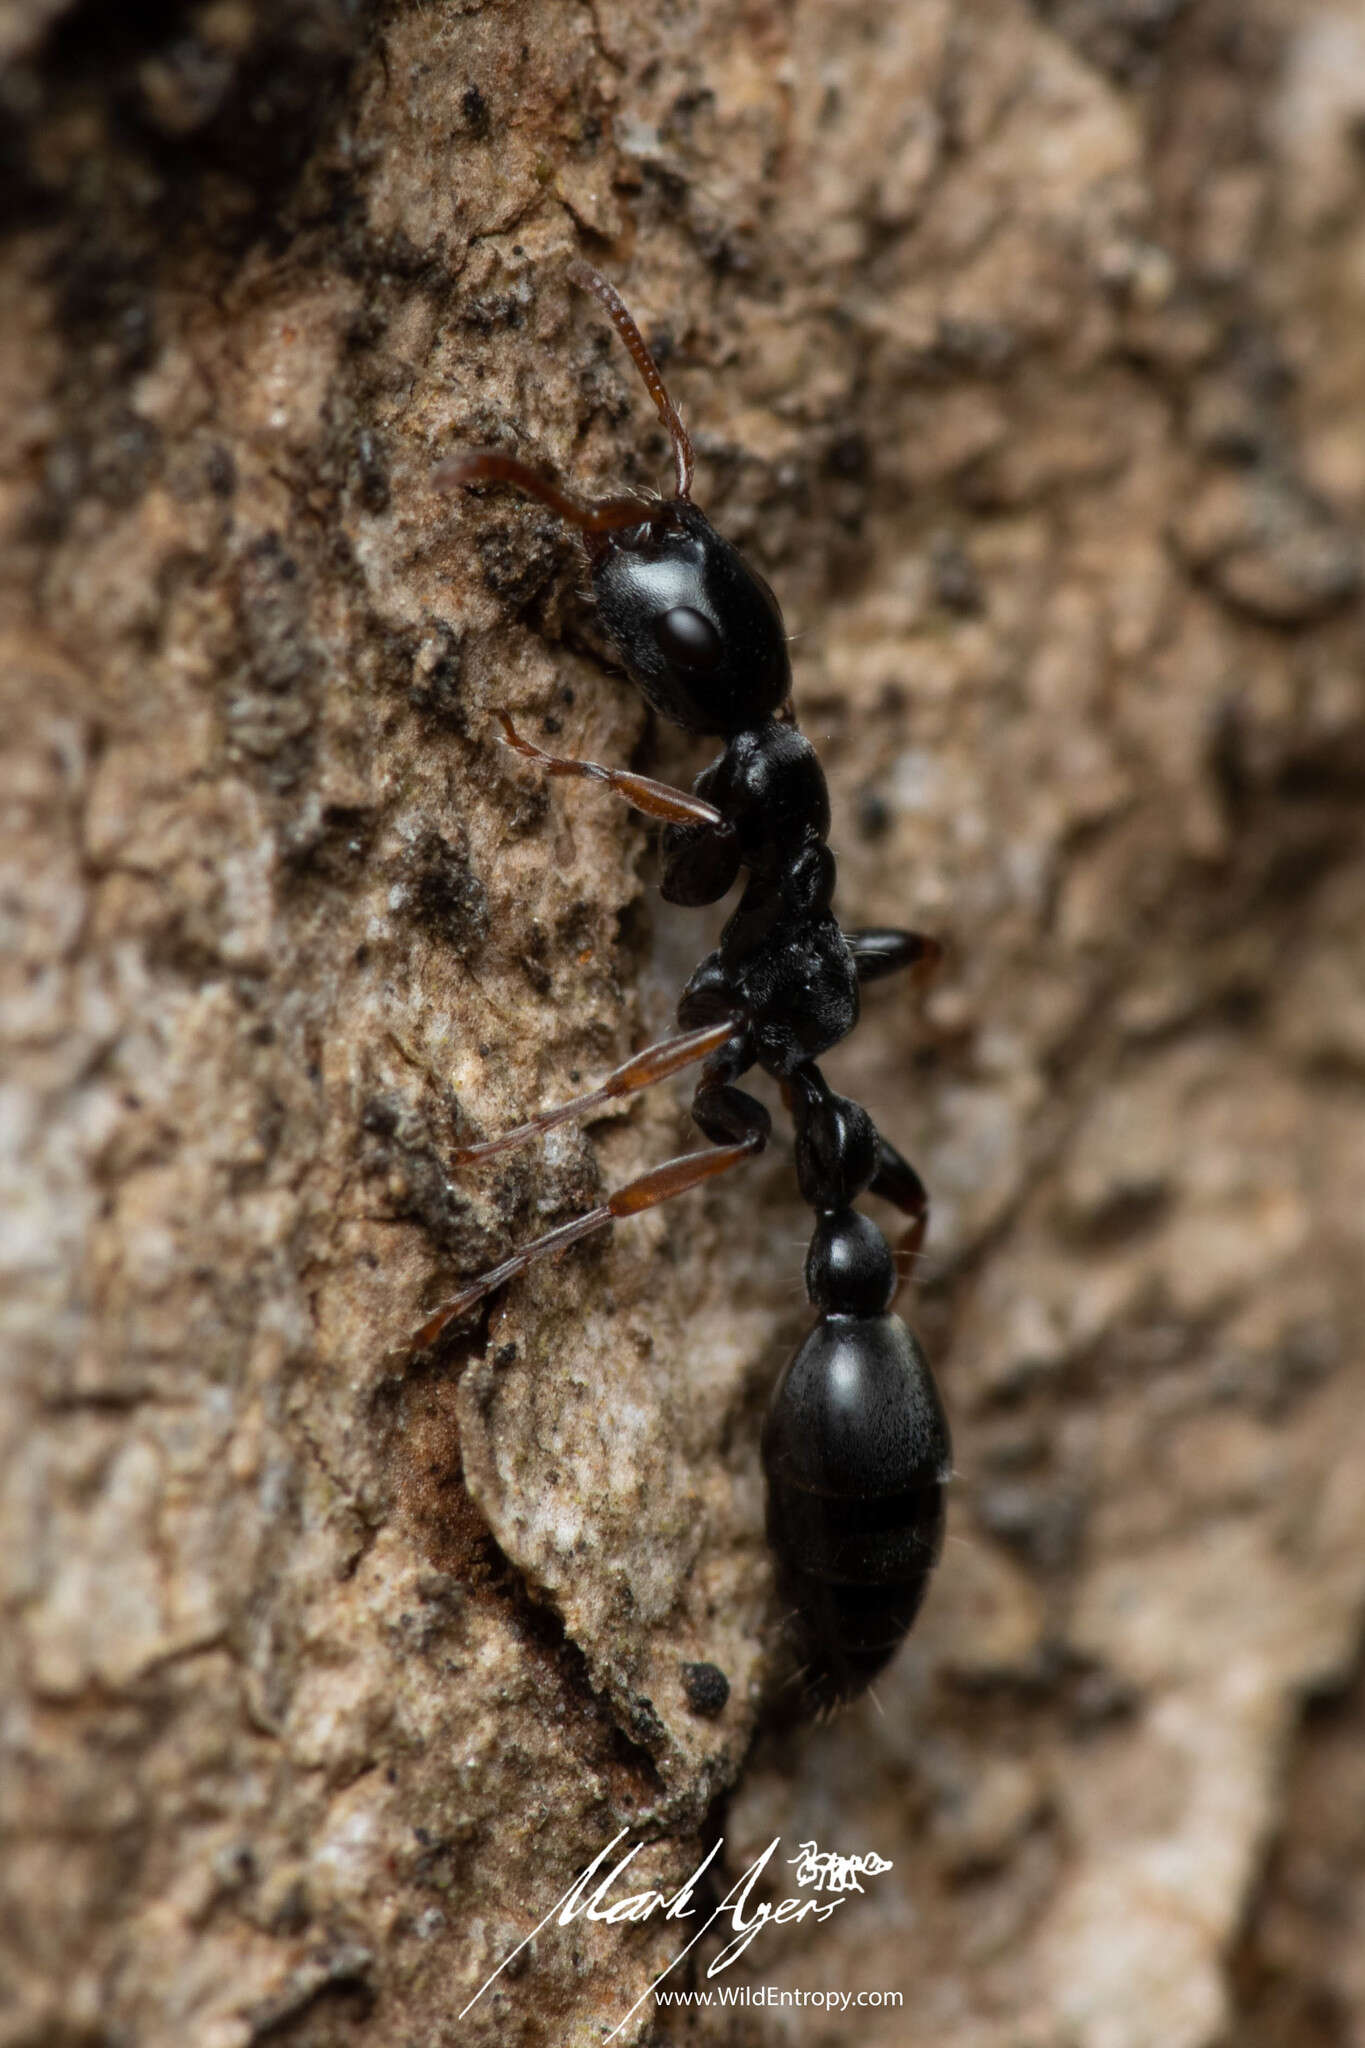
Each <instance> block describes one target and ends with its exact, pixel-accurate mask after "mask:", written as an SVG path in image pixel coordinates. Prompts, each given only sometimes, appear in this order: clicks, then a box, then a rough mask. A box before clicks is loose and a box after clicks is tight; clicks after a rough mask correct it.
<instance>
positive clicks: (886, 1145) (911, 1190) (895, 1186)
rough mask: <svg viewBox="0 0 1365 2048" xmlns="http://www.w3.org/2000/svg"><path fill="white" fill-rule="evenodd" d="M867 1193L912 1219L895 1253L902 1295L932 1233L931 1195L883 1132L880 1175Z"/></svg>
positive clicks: (878, 1167)
mask: <svg viewBox="0 0 1365 2048" xmlns="http://www.w3.org/2000/svg"><path fill="white" fill-rule="evenodd" d="M868 1192H869V1193H870V1194H874V1195H880V1196H881V1198H882V1200H883V1201H884V1202H890V1203H892V1204H893V1205H894V1206H895V1207H896V1208H897V1209H899V1210H900V1212H901V1214H902V1216H906V1217H908V1218H909V1222H908V1223H907V1225H906V1228H905V1230H904V1231H903V1232H902V1234H901V1237H900V1239H899V1241H898V1242H897V1244H896V1247H895V1252H894V1257H895V1261H896V1272H897V1273H898V1275H899V1276H900V1285H899V1287H898V1289H897V1292H898V1293H899V1292H900V1291H901V1289H903V1288H905V1287H906V1286H908V1285H909V1282H910V1280H911V1278H912V1277H913V1274H914V1269H915V1262H916V1260H917V1259H918V1258H919V1255H920V1252H921V1251H922V1249H923V1246H924V1239H925V1236H926V1234H927V1232H928V1229H929V1195H928V1191H927V1189H926V1188H925V1185H924V1182H923V1181H922V1180H921V1179H920V1177H919V1175H918V1174H917V1173H916V1171H915V1169H914V1167H913V1166H912V1165H911V1164H910V1162H909V1160H908V1159H906V1158H904V1157H902V1155H901V1154H900V1153H899V1152H898V1151H897V1150H896V1148H895V1146H894V1145H893V1144H892V1143H891V1140H890V1139H889V1138H884V1137H883V1136H882V1135H881V1132H880V1131H879V1132H878V1133H877V1171H876V1173H875V1174H874V1175H873V1177H872V1182H871V1186H870V1188H869V1190H868Z"/></svg>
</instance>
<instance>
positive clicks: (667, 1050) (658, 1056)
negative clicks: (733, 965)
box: [454, 1017, 739, 1166]
mask: <svg viewBox="0 0 1365 2048" xmlns="http://www.w3.org/2000/svg"><path fill="white" fill-rule="evenodd" d="M738 1028H739V1020H738V1018H735V1017H726V1018H723V1019H722V1020H721V1021H720V1022H719V1023H716V1024H707V1025H704V1026H703V1027H702V1028H701V1029H700V1030H697V1031H684V1032H680V1033H678V1034H677V1035H676V1036H675V1037H672V1038H661V1039H659V1040H658V1042H657V1043H656V1044H654V1045H647V1046H646V1047H645V1049H644V1051H643V1052H637V1053H635V1054H634V1055H633V1057H632V1058H630V1059H628V1060H624V1061H623V1062H622V1063H621V1065H620V1066H619V1067H616V1068H614V1069H613V1071H612V1072H611V1073H610V1074H608V1076H607V1078H606V1080H605V1081H604V1082H603V1083H602V1085H601V1086H600V1087H599V1088H591V1089H589V1091H588V1092H587V1094H586V1095H576V1096H575V1097H574V1099H573V1101H572V1102H562V1103H560V1104H559V1105H558V1107H557V1108H555V1109H544V1110H542V1111H541V1112H540V1115H539V1116H533V1117H529V1118H528V1119H527V1121H526V1122H525V1123H524V1124H518V1125H517V1126H516V1128H515V1129H514V1130H510V1131H506V1132H504V1133H503V1135H502V1137H500V1138H486V1139H484V1140H483V1142H482V1143H481V1144H478V1145H462V1146H460V1147H459V1149H458V1150H457V1151H456V1152H455V1154H454V1159H455V1164H456V1165H457V1166H467V1165H469V1163H470V1162H471V1160H475V1159H491V1158H492V1157H493V1156H494V1154H495V1153H498V1152H509V1151H511V1149H512V1147H513V1146H514V1145H523V1144H525V1143H526V1141H527V1139H528V1138H534V1137H538V1136H539V1135H540V1133H541V1132H542V1131H552V1130H553V1129H554V1128H555V1126H556V1124H564V1123H568V1122H569V1121H570V1119H571V1118H573V1117H577V1116H587V1115H589V1114H590V1113H591V1111H593V1110H594V1109H601V1108H602V1107H603V1106H604V1105H605V1104H606V1103H608V1102H618V1101H620V1099H621V1098H622V1097H623V1096H626V1095H634V1094H637V1093H638V1091H639V1090H640V1089H642V1088H652V1087H653V1085H654V1083H655V1082H656V1081H666V1080H667V1079H668V1078H669V1076H670V1075H671V1074H678V1073H681V1072H682V1070H683V1068H684V1067H690V1066H692V1065H693V1064H694V1062H695V1061H697V1060H704V1059H708V1058H709V1057H710V1056H711V1055H712V1054H714V1053H717V1052H719V1051H720V1049H721V1047H722V1046H723V1045H726V1044H728V1042H729V1041H730V1039H732V1038H733V1037H734V1035H735V1033H736V1031H737V1030H738Z"/></svg>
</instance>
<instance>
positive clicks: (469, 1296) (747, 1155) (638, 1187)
mask: <svg viewBox="0 0 1365 2048" xmlns="http://www.w3.org/2000/svg"><path fill="white" fill-rule="evenodd" d="M755 1106H756V1107H758V1106H759V1105H755ZM765 1136H766V1133H763V1132H756V1133H755V1134H754V1135H752V1136H750V1137H749V1138H746V1139H745V1140H744V1142H743V1143H742V1144H738V1145H725V1146H722V1147H720V1148H718V1149H717V1150H716V1151H713V1152H684V1153H683V1155H682V1157H681V1158H680V1159H669V1160H667V1161H666V1162H665V1163H664V1165H662V1166H656V1167H654V1168H653V1169H652V1170H651V1171H650V1172H649V1173H642V1174H641V1175H640V1176H639V1178H638V1179H637V1180H632V1181H627V1182H626V1185H625V1186H624V1187H623V1188H618V1189H617V1190H616V1193H615V1194H614V1195H612V1196H611V1197H610V1198H609V1199H608V1200H607V1201H605V1202H602V1203H600V1204H599V1205H598V1207H597V1208H596V1209H589V1211H588V1213H587V1214H586V1216H575V1217H574V1219H573V1221H572V1222H570V1223H561V1224H560V1225H559V1228H558V1229H557V1230H549V1231H547V1232H546V1233H545V1235H544V1237H538V1238H536V1239H535V1240H534V1241H533V1242H532V1243H531V1244H528V1245H524V1246H523V1247H522V1249H521V1250H520V1251H519V1252H514V1253H513V1254H512V1256H511V1258H510V1259H504V1260H503V1261H502V1263H501V1264H500V1265H497V1266H494V1267H492V1268H491V1269H490V1270H489V1271H488V1272H487V1273H484V1274H482V1275H481V1276H480V1278H479V1279H477V1280H475V1281H472V1282H471V1284H470V1285H469V1286H468V1287H466V1288H464V1289H463V1290H462V1292H461V1293H459V1294H457V1295H455V1296H454V1298H453V1299H452V1300H450V1301H448V1302H446V1304H445V1306H444V1307H443V1308H439V1309H437V1311H436V1313H435V1315H433V1316H430V1317H428V1319H427V1321H426V1322H425V1323H423V1325H422V1327H421V1329H420V1330H419V1331H418V1332H417V1335H416V1337H415V1338H414V1340H413V1346H412V1348H413V1350H414V1351H425V1350H427V1349H428V1348H429V1347H430V1346H431V1345H432V1344H434V1343H435V1342H436V1339H437V1338H438V1337H439V1336H440V1335H441V1332H442V1331H443V1330H444V1329H445V1328H446V1327H447V1325H448V1324H450V1323H452V1322H454V1320H455V1318H456V1317H457V1316H460V1315H463V1314H464V1312H465V1310H466V1309H470V1308H473V1306H474V1304H475V1303H476V1302H479V1301H482V1300H483V1298H484V1296H485V1295H486V1294H491V1293H492V1292H493V1290H494V1288H495V1287H501V1286H502V1285H503V1283H504V1282H505V1281H507V1280H515V1279H516V1277H517V1275H518V1274H519V1273H524V1272H525V1270H526V1268H527V1267H528V1266H529V1265H530V1264H531V1263H532V1261H533V1260H534V1259H540V1258H545V1257H547V1256H548V1255H549V1254H550V1253H551V1252H561V1251H564V1250H565V1249H566V1247H567V1246H569V1245H571V1244H577V1243H578V1241H579V1239H580V1238H584V1237H591V1235H592V1234H593V1232H594V1231H597V1230H602V1229H605V1227H606V1225H607V1224H608V1223H612V1222H614V1221H615V1220H616V1219H617V1218H618V1217H620V1216H639V1215H640V1214H641V1213H642V1212H643V1211H644V1210H646V1209H654V1208H657V1207H658V1205H659V1203H660V1202H669V1201H671V1200H672V1199H673V1197H674V1195H685V1194H687V1193H688V1191H689V1190H690V1189H692V1188H695V1187H700V1186H701V1184H702V1182H703V1181H707V1180H712V1179H714V1177H715V1176H716V1175H717V1174H720V1173H728V1172H729V1171H730V1169H731V1167H732V1166H739V1165H740V1164H741V1163H742V1162H743V1161H744V1160H746V1159H751V1158H752V1157H753V1155H754V1154H755V1153H756V1152H761V1151H762V1150H763V1145H764V1139H765Z"/></svg>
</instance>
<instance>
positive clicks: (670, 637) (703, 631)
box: [654, 604, 721, 673]
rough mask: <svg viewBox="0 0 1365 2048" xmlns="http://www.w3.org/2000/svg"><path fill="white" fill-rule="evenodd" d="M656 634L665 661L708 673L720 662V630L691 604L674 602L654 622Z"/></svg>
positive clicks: (676, 666)
mask: <svg viewBox="0 0 1365 2048" xmlns="http://www.w3.org/2000/svg"><path fill="white" fill-rule="evenodd" d="M654 634H655V638H656V639H657V640H658V643H659V651H660V653H661V654H662V655H663V657H664V659H665V661H670V662H672V663H673V665H674V667H675V668H683V669H697V670H700V671H702V673H706V672H708V671H709V670H711V669H713V668H717V667H719V665H720V658H721V642H720V634H719V633H718V632H717V631H716V629H715V627H714V626H713V625H712V624H711V621H710V620H709V619H708V618H706V617H705V616H704V615H703V614H702V613H701V612H697V611H693V609H692V607H691V605H690V604H675V605H674V606H672V608H671V609H670V610H668V611H666V612H664V613H663V614H662V615H661V617H660V618H658V619H657V620H656V621H655V625H654Z"/></svg>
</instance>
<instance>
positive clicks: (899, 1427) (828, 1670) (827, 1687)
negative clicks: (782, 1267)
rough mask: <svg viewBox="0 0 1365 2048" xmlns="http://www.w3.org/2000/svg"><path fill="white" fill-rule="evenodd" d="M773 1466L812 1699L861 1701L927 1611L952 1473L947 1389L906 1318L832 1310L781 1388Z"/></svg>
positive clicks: (779, 1536)
mask: <svg viewBox="0 0 1365 2048" xmlns="http://www.w3.org/2000/svg"><path fill="white" fill-rule="evenodd" d="M763 1468H764V1472H765V1473H766V1475H767V1481H768V1541H769V1544H770V1545H771V1547H772V1550H773V1554H774V1556H775V1558H776V1560H777V1566H778V1577H779V1580H780V1583H781V1587H782V1591H783V1593H784V1595H785V1597H786V1599H787V1602H788V1603H789V1605H790V1607H791V1608H792V1609H794V1618H795V1622H796V1629H797V1634H798V1636H799V1637H800V1639H801V1649H802V1651H803V1654H804V1658H805V1664H806V1676H805V1682H804V1690H805V1692H806V1695H807V1698H808V1700H809V1701H810V1702H811V1703H812V1704H816V1705H833V1704H836V1703H837V1702H839V1701H841V1700H846V1699H851V1698H854V1697H855V1696H856V1695H857V1694H858V1693H860V1692H861V1691H862V1690H863V1689H864V1687H865V1686H866V1685H867V1684H868V1683H869V1681H870V1680H871V1679H873V1678H874V1677H875V1676H876V1674H877V1673H878V1672H879V1671H880V1670H881V1669H882V1667H883V1665H885V1664H887V1663H888V1662H889V1661H890V1659H891V1657H892V1656H893V1655H894V1654H895V1652H896V1650H897V1649H898V1648H899V1646H900V1644H901V1642H902V1641H903V1640H904V1637H905V1635H906V1632H907V1631H908V1629H909V1628H910V1625H911V1623H912V1622H913V1621H914V1619H915V1615H916V1613H917V1612H918V1610H919V1606H920V1603H921V1601H922V1600H923V1598H924V1594H925V1590H926V1588H927V1586H928V1583H929V1578H930V1574H931V1573H932V1571H933V1569H934V1566H935V1564H936V1563H937V1561H938V1555H939V1551H940V1549H941V1548H942V1543H943V1521H944V1500H943V1490H944V1487H945V1486H946V1484H947V1482H948V1479H949V1476H950V1474H951V1470H952V1447H951V1444H950V1442H949V1437H948V1425H947V1422H946V1420H945V1419H944V1414H943V1408H942V1405H941V1403H940V1401H939V1395H938V1388H937V1387H936V1385H935V1383H934V1378H933V1374H932V1373H931V1372H930V1370H929V1366H928V1362H927V1361H926V1359H925V1357H924V1354H923V1352H922V1351H921V1350H920V1347H919V1345H918V1343H917V1342H916V1340H915V1338H914V1336H913V1335H912V1334H911V1332H910V1331H909V1330H908V1329H907V1328H906V1326H905V1324H904V1323H903V1322H902V1321H901V1319H900V1317H899V1316H896V1315H890V1314H887V1315H875V1316H855V1315H826V1316H824V1317H822V1318H821V1320H820V1321H819V1322H818V1323H817V1324H816V1325H815V1328H814V1329H813V1330H812V1331H811V1332H810V1335H809V1336H808V1337H807V1338H806V1340H805V1342H804V1343H803V1344H802V1345H801V1346H800V1348H799V1349H798V1351H797V1352H796V1354H795V1356H794V1357H793V1358H792V1359H791V1361H790V1363H789V1364H788V1365H787V1367H786V1370H785V1371H784V1372H783V1374H782V1377H781V1378H780V1380H779V1381H778V1383H777V1386H776V1388H775V1389H774V1392H773V1397H772V1402H771V1404H770V1406H769V1409H768V1415H767V1420H766V1422H765V1424H764V1428H763Z"/></svg>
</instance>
